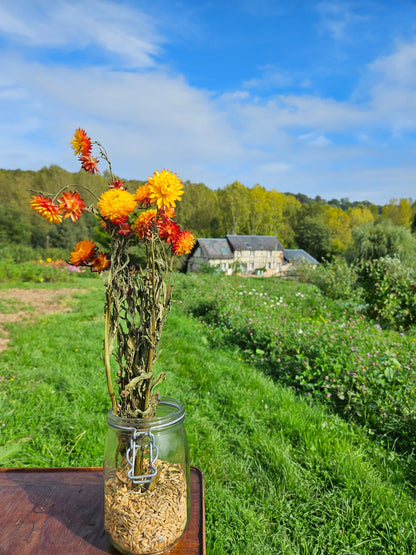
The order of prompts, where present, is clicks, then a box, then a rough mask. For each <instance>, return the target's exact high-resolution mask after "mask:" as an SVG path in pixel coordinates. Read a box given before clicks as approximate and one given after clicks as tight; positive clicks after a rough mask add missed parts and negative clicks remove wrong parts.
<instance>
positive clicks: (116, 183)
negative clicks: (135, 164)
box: [108, 179, 126, 191]
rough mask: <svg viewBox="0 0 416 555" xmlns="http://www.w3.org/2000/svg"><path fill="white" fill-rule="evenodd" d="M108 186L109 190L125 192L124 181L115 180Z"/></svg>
mask: <svg viewBox="0 0 416 555" xmlns="http://www.w3.org/2000/svg"><path fill="white" fill-rule="evenodd" d="M108 186H109V187H110V189H122V190H123V191H125V190H126V187H124V181H120V180H119V179H115V180H114V181H113V182H112V183H110V184H109V185H108Z"/></svg>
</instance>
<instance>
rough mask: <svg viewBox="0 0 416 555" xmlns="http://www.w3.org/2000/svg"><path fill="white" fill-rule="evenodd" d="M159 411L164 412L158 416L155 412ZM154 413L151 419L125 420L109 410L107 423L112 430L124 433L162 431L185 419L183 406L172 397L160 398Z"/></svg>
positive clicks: (125, 418)
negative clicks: (142, 430) (116, 429)
mask: <svg viewBox="0 0 416 555" xmlns="http://www.w3.org/2000/svg"><path fill="white" fill-rule="evenodd" d="M161 410H164V411H165V412H164V413H162V414H159V415H158V414H157V412H158V411H161ZM156 411H157V412H156V416H154V417H151V418H140V417H138V418H127V417H124V416H118V415H116V414H114V413H113V410H112V409H110V410H109V411H108V414H107V422H108V425H109V426H111V427H112V428H118V429H120V430H126V431H130V430H132V429H149V428H151V429H152V430H163V429H164V428H166V427H169V426H173V425H174V424H178V423H180V422H182V421H183V420H184V418H185V408H184V406H183V404H182V403H181V401H178V399H174V398H173V397H161V398H160V399H159V402H158V405H157V409H156Z"/></svg>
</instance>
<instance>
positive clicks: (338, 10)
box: [316, 0, 368, 41]
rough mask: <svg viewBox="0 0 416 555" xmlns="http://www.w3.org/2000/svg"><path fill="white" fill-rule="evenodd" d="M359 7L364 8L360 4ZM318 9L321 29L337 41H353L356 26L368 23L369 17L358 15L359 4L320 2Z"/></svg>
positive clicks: (334, 1)
mask: <svg viewBox="0 0 416 555" xmlns="http://www.w3.org/2000/svg"><path fill="white" fill-rule="evenodd" d="M358 7H360V8H362V7H363V4H362V3H360V4H359V5H358ZM316 9H317V11H318V13H319V14H320V16H321V29H322V31H325V32H327V33H329V35H330V36H331V37H332V38H333V39H334V40H336V41H349V40H352V34H353V36H355V26H356V25H357V24H361V23H364V22H366V21H368V16H363V15H361V14H359V13H358V9H357V4H355V5H353V4H352V3H351V2H344V1H337V0H333V1H332V0H330V1H323V2H319V3H318V4H317V5H316Z"/></svg>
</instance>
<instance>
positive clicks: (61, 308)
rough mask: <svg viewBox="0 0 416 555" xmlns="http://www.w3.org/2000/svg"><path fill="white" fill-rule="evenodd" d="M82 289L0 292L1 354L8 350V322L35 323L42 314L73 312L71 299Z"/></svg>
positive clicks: (11, 290)
mask: <svg viewBox="0 0 416 555" xmlns="http://www.w3.org/2000/svg"><path fill="white" fill-rule="evenodd" d="M79 291H80V289H71V288H63V289H3V290H0V352H2V351H4V350H5V349H6V348H7V344H8V342H9V338H8V332H7V330H6V329H5V327H4V324H5V323H7V322H22V321H28V322H30V321H33V320H34V319H35V318H36V317H37V316H39V315H41V314H54V313H57V312H71V308H70V307H69V303H68V301H69V299H70V298H71V297H72V295H73V293H78V292H79Z"/></svg>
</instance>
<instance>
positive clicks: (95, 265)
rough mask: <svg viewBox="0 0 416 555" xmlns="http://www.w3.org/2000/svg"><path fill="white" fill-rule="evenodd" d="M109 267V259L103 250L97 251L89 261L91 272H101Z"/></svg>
mask: <svg viewBox="0 0 416 555" xmlns="http://www.w3.org/2000/svg"><path fill="white" fill-rule="evenodd" d="M109 267H110V260H109V258H108V256H107V255H106V254H104V253H103V252H99V253H98V254H97V256H96V257H95V258H94V259H93V261H92V262H91V266H90V268H91V271H92V272H98V273H99V274H101V272H104V271H105V270H108V268H109Z"/></svg>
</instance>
